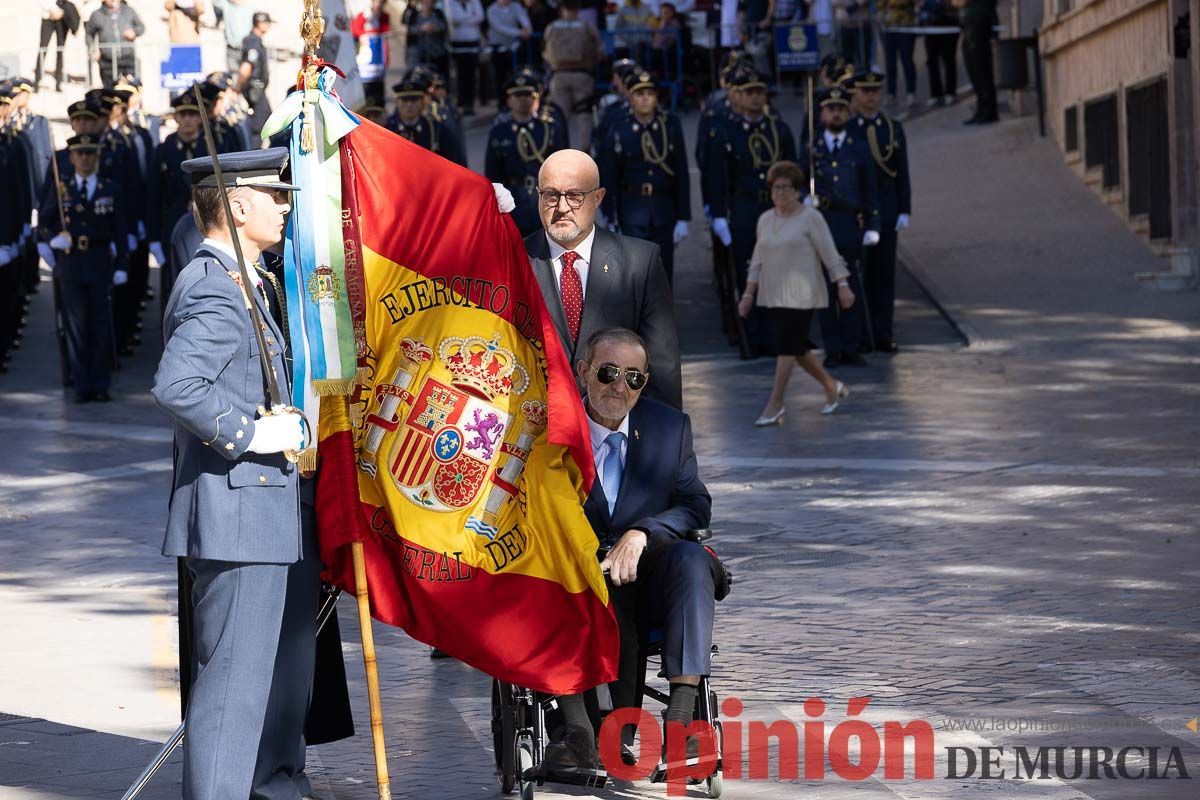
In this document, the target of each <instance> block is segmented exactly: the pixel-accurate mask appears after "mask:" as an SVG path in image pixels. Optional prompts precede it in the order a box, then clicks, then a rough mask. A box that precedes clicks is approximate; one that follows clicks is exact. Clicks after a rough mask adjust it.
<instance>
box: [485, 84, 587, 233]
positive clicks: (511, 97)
mask: <svg viewBox="0 0 1200 800" xmlns="http://www.w3.org/2000/svg"><path fill="white" fill-rule="evenodd" d="M504 95H505V100H506V103H507V105H508V110H507V111H502V112H500V113H499V114H497V115H496V120H495V122H493V123H492V127H491V130H489V131H488V141H487V153H486V155H485V157H484V167H483V174H484V175H486V176H487V179H488V180H489V181H491V182H492V183H499V184H502V185H503V186H504V187H505V188H506V189H508V191H509V192H510V193H512V196H513V202H514V203H515V204H516V207H515V208H514V209H513V211H512V218H513V222H515V223H517V228H519V229H520V231H521V236H523V237H524V236H528V235H529V234H531V233H533V232H534V231H536V230H541V227H542V220H541V217H540V216H539V212H538V193H537V176H538V170H540V169H541V167H542V162H543V161H545V160H546V157H547V156H549V155H550V154H551V153H554V152H557V151H558V150H563V149H565V148H566V146H567V131H566V129H565V128H560V127H559V126H557V125H555V124H554V122H552V121H551V120H548V119H542V118H540V117H537V116H535V115H534V113H533V110H534V104H535V103H536V102H537V98H538V92H537V84H536V83H535V82H534V80H533V78H531V77H530V76H529V75H527V74H524V73H517V74H516V75H513V76H512V77H511V78H509V80H508V83H507V84H505V86H504Z"/></svg>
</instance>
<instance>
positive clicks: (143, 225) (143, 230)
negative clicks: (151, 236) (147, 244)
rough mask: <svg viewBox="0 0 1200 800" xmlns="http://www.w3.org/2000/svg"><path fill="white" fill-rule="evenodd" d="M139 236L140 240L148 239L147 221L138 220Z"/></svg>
mask: <svg viewBox="0 0 1200 800" xmlns="http://www.w3.org/2000/svg"><path fill="white" fill-rule="evenodd" d="M137 238H138V241H139V242H144V241H146V223H145V222H142V221H141V220H140V219H139V220H138V229H137Z"/></svg>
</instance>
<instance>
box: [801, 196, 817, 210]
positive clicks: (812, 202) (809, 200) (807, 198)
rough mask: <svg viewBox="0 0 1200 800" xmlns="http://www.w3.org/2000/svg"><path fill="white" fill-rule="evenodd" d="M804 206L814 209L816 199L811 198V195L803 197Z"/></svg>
mask: <svg viewBox="0 0 1200 800" xmlns="http://www.w3.org/2000/svg"><path fill="white" fill-rule="evenodd" d="M804 205H806V206H808V207H809V208H816V207H817V198H815V197H813V196H812V195H811V194H806V195H804Z"/></svg>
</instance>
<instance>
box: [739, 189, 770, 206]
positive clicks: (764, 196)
mask: <svg viewBox="0 0 1200 800" xmlns="http://www.w3.org/2000/svg"><path fill="white" fill-rule="evenodd" d="M733 196H734V197H742V198H745V199H747V200H757V201H758V202H760V203H765V202H767V201H768V200H770V199H771V190H770V189H759V190H758V191H756V192H751V191H748V190H744V189H743V190H741V191H737V192H734V193H733Z"/></svg>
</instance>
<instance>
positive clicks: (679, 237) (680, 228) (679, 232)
mask: <svg viewBox="0 0 1200 800" xmlns="http://www.w3.org/2000/svg"><path fill="white" fill-rule="evenodd" d="M687 235H688V224H687V223H686V222H685V221H683V220H679V222H676V223H675V233H674V235H673V236H672V238H673V239H674V240H675V244H679V243H680V242H682V241H683V240H684V239H686V238H687Z"/></svg>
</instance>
